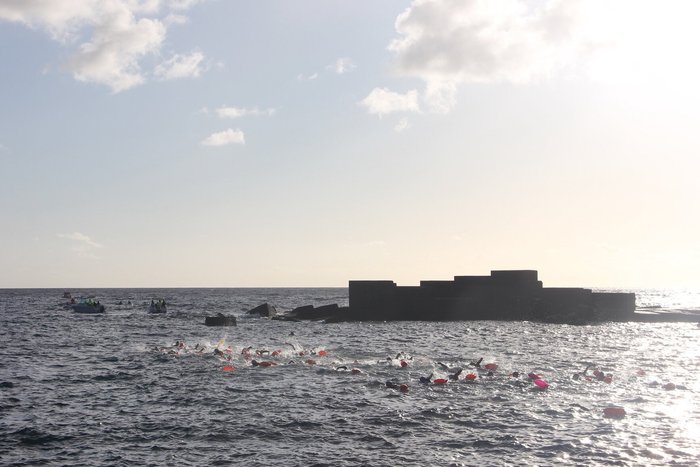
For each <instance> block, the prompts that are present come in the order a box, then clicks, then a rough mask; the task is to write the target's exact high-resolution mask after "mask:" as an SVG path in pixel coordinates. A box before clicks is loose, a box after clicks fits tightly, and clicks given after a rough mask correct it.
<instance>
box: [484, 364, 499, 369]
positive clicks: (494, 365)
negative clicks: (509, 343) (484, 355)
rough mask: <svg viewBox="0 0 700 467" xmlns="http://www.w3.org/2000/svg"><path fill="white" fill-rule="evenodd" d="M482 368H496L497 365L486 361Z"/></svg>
mask: <svg viewBox="0 0 700 467" xmlns="http://www.w3.org/2000/svg"><path fill="white" fill-rule="evenodd" d="M484 368H486V369H487V370H496V369H497V368H498V365H497V364H495V363H487V364H486V365H484Z"/></svg>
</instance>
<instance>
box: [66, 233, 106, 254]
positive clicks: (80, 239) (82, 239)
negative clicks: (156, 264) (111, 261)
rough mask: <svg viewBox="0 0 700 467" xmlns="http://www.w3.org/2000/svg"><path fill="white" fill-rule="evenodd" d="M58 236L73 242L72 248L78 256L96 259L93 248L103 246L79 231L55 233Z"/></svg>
mask: <svg viewBox="0 0 700 467" xmlns="http://www.w3.org/2000/svg"><path fill="white" fill-rule="evenodd" d="M56 236H57V237H59V238H64V239H66V240H70V241H71V242H72V243H73V246H72V248H71V249H72V250H73V251H74V252H76V253H77V254H78V255H79V256H83V257H87V258H93V259H98V257H97V256H96V255H95V254H94V250H95V249H98V248H104V246H103V245H101V244H100V243H97V242H96V241H94V240H93V239H91V238H90V237H88V236H87V235H85V234H82V233H80V232H73V233H69V234H61V233H59V234H56Z"/></svg>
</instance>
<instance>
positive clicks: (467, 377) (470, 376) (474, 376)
mask: <svg viewBox="0 0 700 467" xmlns="http://www.w3.org/2000/svg"><path fill="white" fill-rule="evenodd" d="M464 379H466V380H467V381H474V380H475V379H476V375H475V374H474V373H469V374H468V375H467V376H465V377H464Z"/></svg>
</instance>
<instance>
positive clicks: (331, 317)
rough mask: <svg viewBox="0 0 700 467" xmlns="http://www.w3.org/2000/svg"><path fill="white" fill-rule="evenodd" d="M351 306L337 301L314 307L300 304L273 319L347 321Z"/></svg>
mask: <svg viewBox="0 0 700 467" xmlns="http://www.w3.org/2000/svg"><path fill="white" fill-rule="evenodd" d="M348 311H349V308H348V307H341V306H338V304H337V303H333V304H331V305H323V306H319V307H314V306H313V305H306V306H300V307H297V308H295V309H293V310H292V311H289V312H287V313H285V314H280V315H277V316H274V317H273V318H272V319H275V320H280V321H303V320H312V321H321V320H325V321H326V322H331V321H332V322H339V321H347V314H348Z"/></svg>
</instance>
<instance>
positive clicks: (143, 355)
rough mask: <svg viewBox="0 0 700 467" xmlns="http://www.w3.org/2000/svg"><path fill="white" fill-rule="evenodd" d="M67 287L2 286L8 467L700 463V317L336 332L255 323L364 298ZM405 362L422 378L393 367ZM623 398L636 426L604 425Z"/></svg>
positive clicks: (1, 457) (313, 325)
mask: <svg viewBox="0 0 700 467" xmlns="http://www.w3.org/2000/svg"><path fill="white" fill-rule="evenodd" d="M61 292H62V291H57V290H34V291H32V290H15V291H13V290H0V325H1V327H0V337H1V338H2V345H1V346H0V383H2V387H0V464H2V465H42V464H47V465H144V464H169V465H232V464H237V465H261V466H262V465H265V466H269V465H304V466H306V465H391V466H394V465H522V464H536V465H558V464H596V463H600V464H617V465H639V464H650V465H668V464H676V465H696V464H697V463H698V462H699V461H700V403H699V402H698V395H699V394H700V383H699V381H698V375H700V371H699V370H700V358H699V357H700V346H699V345H698V342H699V340H700V328H698V327H697V326H696V325H695V324H689V323H679V324H641V323H639V324H637V323H630V324H603V325H595V326H565V325H546V324H539V323H529V322H492V321H482V322H457V323H426V322H399V323H341V324H323V323H317V322H310V323H309V322H304V323H293V322H281V321H270V320H264V319H256V318H247V317H243V316H241V315H243V310H246V309H249V308H252V307H253V306H255V305H258V304H260V303H263V302H269V303H272V304H275V305H277V306H279V307H281V308H286V309H289V308H293V307H295V306H298V305H303V304H316V305H320V304H327V303H340V304H346V303H347V290H345V289H214V290H206V289H166V290H145V289H132V290H117V289H108V290H95V291H82V292H83V293H93V294H95V295H96V296H97V297H98V298H99V299H100V300H101V302H102V303H103V304H105V305H106V306H107V313H106V314H104V315H98V316H89V315H78V314H75V313H73V312H72V311H69V310H64V309H62V308H61V306H60V303H61V302H62V300H61ZM73 292H74V293H77V292H79V291H73ZM655 293H656V292H655ZM158 297H164V298H166V299H167V301H168V302H169V305H170V306H169V311H168V313H167V315H160V316H159V315H148V314H147V313H146V310H147V308H148V303H150V300H151V298H158ZM645 299H646V300H647V301H648V302H649V303H651V302H653V297H652V298H649V297H646V298H645ZM119 300H123V301H124V302H126V301H127V300H131V301H132V302H133V303H134V306H133V307H128V306H118V305H116V304H117V303H118V301H119ZM671 301H672V300H671ZM645 303H647V302H645ZM650 306H654V305H653V303H652V304H651V305H650ZM217 312H223V313H226V314H229V313H230V314H236V315H238V316H239V325H238V326H237V327H235V328H211V327H206V326H204V325H203V322H204V317H205V316H207V315H213V314H216V313H217ZM292 333H293V335H291V334H292ZM175 341H184V343H185V344H186V346H187V347H186V348H183V349H178V348H176V347H174V346H173V344H174V343H175ZM195 346H197V347H198V349H197V350H195ZM249 346H252V349H251V351H252V352H255V350H262V349H266V350H269V351H275V350H279V351H281V353H280V354H279V355H276V356H274V357H272V356H268V355H264V356H262V357H260V356H255V355H254V354H253V356H252V358H256V359H258V360H270V361H275V362H276V363H277V365H275V366H270V367H260V366H258V367H254V366H252V365H251V364H250V360H247V359H246V358H245V356H244V355H242V350H243V349H244V348H247V347H249ZM201 347H203V348H204V349H205V350H204V352H202V353H198V350H199V348H201ZM229 347H230V352H228V348H229ZM215 348H218V349H220V350H222V351H224V356H227V355H230V356H231V361H230V362H229V361H226V360H225V358H222V357H219V356H217V355H214V353H213V350H214V349H215ZM321 350H325V352H326V353H327V354H326V355H319V352H320V351H321ZM300 352H304V355H299V353H300ZM312 352H315V353H316V354H315V355H313V353H312ZM399 352H403V353H404V354H405V358H404V360H405V361H406V362H407V363H408V365H407V366H406V367H402V366H401V363H400V359H396V358H392V359H389V360H387V357H396V356H397V354H398V353H399ZM321 353H323V352H321ZM479 357H484V361H483V362H484V363H486V362H495V363H497V364H498V365H499V367H498V369H497V370H496V372H495V375H494V376H487V374H486V373H485V372H479V377H478V378H477V379H476V382H473V383H469V382H466V381H464V380H460V381H449V382H448V383H447V384H446V385H442V386H440V385H434V384H431V385H425V384H421V383H419V381H418V380H419V377H421V376H427V375H429V374H430V373H434V377H435V378H438V377H446V376H447V373H446V372H445V371H444V370H443V369H442V367H440V366H439V365H438V362H442V363H444V364H446V365H448V366H450V367H459V366H462V367H464V368H465V370H464V372H463V374H462V376H464V375H465V374H467V373H468V372H470V371H471V370H469V369H468V367H467V364H468V363H469V362H470V361H471V360H475V359H477V358H479ZM309 358H312V359H313V360H315V362H316V364H315V365H312V364H309V363H306V362H305V361H306V360H307V359H309ZM292 361H293V362H292ZM587 364H595V365H596V366H597V367H598V368H600V369H601V370H602V371H604V372H605V373H612V375H613V380H612V383H610V384H607V383H604V382H598V381H586V380H585V379H582V380H574V379H573V378H572V375H573V373H574V372H577V371H581V370H583V368H585V366H586V365H587ZM225 365H231V366H233V367H235V370H230V371H226V370H224V366H225ZM339 366H347V367H348V370H350V369H352V368H358V369H360V370H361V373H360V374H353V373H352V372H351V371H344V370H336V368H337V367H339ZM640 370H643V372H642V371H640ZM512 371H519V372H522V373H524V374H526V373H528V372H535V373H538V374H540V375H541V378H543V379H545V380H546V381H548V382H549V384H550V387H549V389H547V390H546V391H540V390H537V389H536V388H535V386H534V385H533V384H532V382H531V381H530V380H529V379H528V378H527V376H525V375H523V376H521V377H519V378H514V377H512V376H508V375H509V373H511V372H512ZM642 373H644V374H642ZM386 381H392V382H395V383H397V384H402V383H405V384H407V385H408V386H409V390H408V392H407V393H403V392H401V391H399V390H396V389H390V388H387V386H386V384H385V383H386ZM667 383H673V384H674V385H675V386H676V387H675V389H667V388H669V387H670V386H665V385H666V384H667ZM610 405H617V406H622V407H624V408H625V410H626V412H627V415H626V416H625V417H624V418H622V419H609V418H604V417H603V410H604V409H605V408H606V407H608V406H610Z"/></svg>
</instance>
